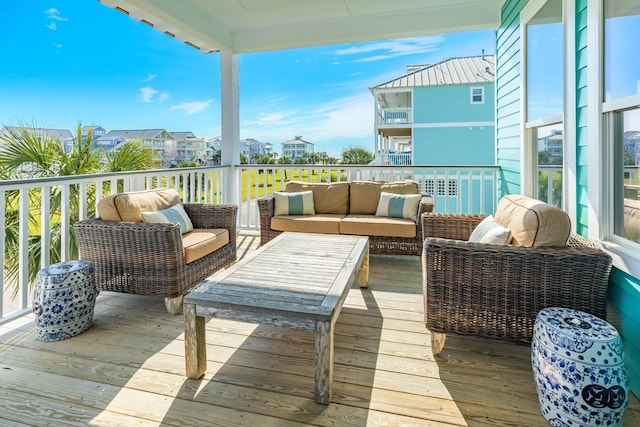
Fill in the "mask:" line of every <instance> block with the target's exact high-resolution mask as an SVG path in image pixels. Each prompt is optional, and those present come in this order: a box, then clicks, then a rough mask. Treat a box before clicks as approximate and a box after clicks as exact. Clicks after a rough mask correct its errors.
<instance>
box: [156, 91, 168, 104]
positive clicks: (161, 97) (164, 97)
mask: <svg viewBox="0 0 640 427" xmlns="http://www.w3.org/2000/svg"><path fill="white" fill-rule="evenodd" d="M170 97H171V96H170V95H169V94H168V93H167V92H162V93H161V94H160V95H159V96H158V102H164V101H166V100H167V99H169V98H170Z"/></svg>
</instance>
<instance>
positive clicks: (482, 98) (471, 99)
mask: <svg viewBox="0 0 640 427" xmlns="http://www.w3.org/2000/svg"><path fill="white" fill-rule="evenodd" d="M476 90H480V101H474V99H473V98H474V96H477V95H478V94H476V93H474V91H476ZM469 102H470V103H471V104H484V86H473V87H471V89H470V90H469Z"/></svg>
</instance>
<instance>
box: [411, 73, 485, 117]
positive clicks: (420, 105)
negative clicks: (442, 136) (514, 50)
mask: <svg viewBox="0 0 640 427" xmlns="http://www.w3.org/2000/svg"><path fill="white" fill-rule="evenodd" d="M472 87H473V88H476V87H483V88H484V103H482V104H472V103H471V95H470V93H471V88H472ZM493 92H494V85H493V83H485V84H462V85H441V86H427V87H416V88H414V89H413V111H414V113H413V122H414V124H415V125H418V124H420V123H459V122H479V121H490V122H493V118H494V111H495V109H494V93H493Z"/></svg>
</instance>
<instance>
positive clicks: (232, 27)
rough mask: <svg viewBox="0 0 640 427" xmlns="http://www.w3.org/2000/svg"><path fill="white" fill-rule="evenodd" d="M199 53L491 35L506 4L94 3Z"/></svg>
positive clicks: (445, 0) (373, 0) (398, 0)
mask: <svg viewBox="0 0 640 427" xmlns="http://www.w3.org/2000/svg"><path fill="white" fill-rule="evenodd" d="M98 1H100V2H101V3H103V4H105V5H107V6H108V7H112V8H114V9H117V10H120V11H121V12H124V13H126V14H128V15H129V16H131V17H132V18H134V19H137V20H140V21H143V22H145V23H146V24H148V25H151V26H152V27H153V28H155V29H156V30H158V31H161V32H164V33H167V34H169V35H171V36H173V37H175V38H176V39H178V40H181V41H183V42H185V43H187V44H189V45H191V46H194V47H195V48H197V49H199V50H200V51H202V52H204V53H209V52H215V51H219V50H227V51H232V52H235V53H245V52H259V51H268V50H279V49H288V48H298V47H310V46H319V45H328V44H338V43H352V42H362V41H371V40H385V39H393V38H400V37H413V36H420V35H429V34H444V33H451V32H461V31H472V30H481V29H495V28H497V27H498V24H499V19H500V9H501V7H502V5H503V3H504V0H491V1H487V0H429V1H425V0H395V1H389V0H322V1H318V0H216V1H210V0H181V1H175V0H98Z"/></svg>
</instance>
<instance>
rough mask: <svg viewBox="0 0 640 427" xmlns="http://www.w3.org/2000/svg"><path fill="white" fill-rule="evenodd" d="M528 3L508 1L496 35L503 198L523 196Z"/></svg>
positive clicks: (498, 144)
mask: <svg viewBox="0 0 640 427" xmlns="http://www.w3.org/2000/svg"><path fill="white" fill-rule="evenodd" d="M526 3H527V1H526V0H507V1H506V2H505V4H504V6H503V7H502V19H501V23H500V27H499V28H498V32H497V34H496V161H497V164H498V165H499V166H500V167H501V176H500V180H499V185H500V189H499V192H498V193H499V194H500V195H504V194H513V193H521V192H522V186H521V173H520V170H521V169H520V168H521V153H522V147H521V140H522V135H521V121H522V120H521V113H522V109H521V105H520V104H521V103H520V100H521V99H520V98H521V94H520V77H521V61H520V11H521V10H522V8H523V7H524V5H525V4H526Z"/></svg>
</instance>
